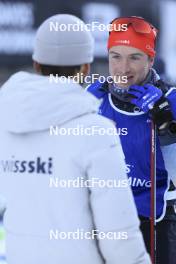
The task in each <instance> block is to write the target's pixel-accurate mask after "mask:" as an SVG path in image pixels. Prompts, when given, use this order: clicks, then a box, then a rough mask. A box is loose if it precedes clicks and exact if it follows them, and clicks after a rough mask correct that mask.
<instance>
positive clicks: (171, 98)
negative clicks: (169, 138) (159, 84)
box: [165, 87, 176, 120]
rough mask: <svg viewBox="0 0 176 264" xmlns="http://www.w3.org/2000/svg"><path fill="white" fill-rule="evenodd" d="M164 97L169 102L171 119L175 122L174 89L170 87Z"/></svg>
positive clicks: (175, 102) (175, 94)
mask: <svg viewBox="0 0 176 264" xmlns="http://www.w3.org/2000/svg"><path fill="white" fill-rule="evenodd" d="M165 97H166V98H167V100H168V102H169V105H170V107H171V111H172V114H173V117H174V119H175V120H176V87H171V88H170V89H169V90H168V92H167V93H166V94H165Z"/></svg>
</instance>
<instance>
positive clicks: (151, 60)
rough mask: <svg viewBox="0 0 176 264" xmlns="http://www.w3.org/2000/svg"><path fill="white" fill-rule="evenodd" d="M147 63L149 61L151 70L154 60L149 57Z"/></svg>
mask: <svg viewBox="0 0 176 264" xmlns="http://www.w3.org/2000/svg"><path fill="white" fill-rule="evenodd" d="M149 61H150V68H152V67H153V64H154V61H155V58H153V57H149Z"/></svg>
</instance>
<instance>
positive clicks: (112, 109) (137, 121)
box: [87, 81, 176, 221]
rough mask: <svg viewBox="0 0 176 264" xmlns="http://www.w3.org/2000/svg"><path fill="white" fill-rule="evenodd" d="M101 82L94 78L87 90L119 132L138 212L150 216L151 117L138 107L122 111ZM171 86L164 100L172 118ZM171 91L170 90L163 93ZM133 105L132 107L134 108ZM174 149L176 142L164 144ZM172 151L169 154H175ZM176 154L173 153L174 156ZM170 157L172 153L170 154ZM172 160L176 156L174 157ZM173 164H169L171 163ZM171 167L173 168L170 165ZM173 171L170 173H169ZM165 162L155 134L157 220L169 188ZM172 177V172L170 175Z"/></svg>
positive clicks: (175, 100)
mask: <svg viewBox="0 0 176 264" xmlns="http://www.w3.org/2000/svg"><path fill="white" fill-rule="evenodd" d="M102 85H103V84H102V83H100V82H99V81H97V82H96V83H94V84H92V85H90V86H89V87H88V88H87V91H89V92H90V93H92V94H93V95H95V96H96V97H97V98H98V99H101V101H102V102H101V105H100V108H99V114H101V115H103V116H105V117H107V118H110V119H111V120H113V121H114V122H115V123H116V127H117V129H118V133H119V135H120V139H121V144H122V148H123V151H124V154H125V159H126V166H127V170H126V172H127V174H128V177H129V183H130V185H131V187H132V191H133V194H134V199H135V202H136V206H137V210H138V214H139V215H140V216H144V217H150V193H151V180H150V177H151V176H150V174H151V166H150V165H151V118H150V116H149V114H148V113H147V114H146V113H144V112H142V111H135V110H134V111H133V112H129V111H124V110H122V109H120V108H118V107H117V105H116V104H114V102H113V96H112V94H111V93H109V92H108V91H105V90H103V89H102ZM171 89H172V96H169V98H168V101H169V103H170V105H171V109H172V112H173V116H174V119H176V89H175V90H174V89H173V88H171ZM167 94H168V95H169V94H171V91H170V92H168V93H167ZM134 109H135V108H134ZM170 148H172V151H173V149H174V151H175V154H176V144H172V145H170V146H169V150H168V148H167V147H164V148H163V149H166V150H167V151H166V152H167V154H166V156H167V163H168V153H170ZM175 154H173V155H175ZM175 157H176V156H175ZM172 159H173V157H172ZM175 161H176V158H175ZM174 166H175V171H176V162H175V165H174V164H172V166H171V167H174ZM172 171H174V168H172ZM172 174H173V173H172ZM171 176H173V175H169V176H168V170H167V168H166V165H165V161H164V157H163V150H162V148H161V146H160V141H159V137H158V136H157V137H156V218H157V220H158V221H159V220H161V219H162V218H163V216H164V214H165V208H166V202H165V200H166V192H167V190H168V188H169V184H170V177H171ZM174 176H175V177H176V175H174Z"/></svg>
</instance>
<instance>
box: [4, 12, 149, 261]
mask: <svg viewBox="0 0 176 264" xmlns="http://www.w3.org/2000/svg"><path fill="white" fill-rule="evenodd" d="M53 23H54V24H55V26H56V27H57V25H58V30H53V29H52V27H51V25H53ZM63 24H64V25H65V26H66V27H67V26H68V25H74V24H78V25H80V27H81V28H82V26H83V28H84V29H83V30H80V31H79V32H78V31H74V30H65V31H63V30H61V29H60V27H59V26H60V25H63ZM33 61H34V68H35V70H36V71H37V73H39V74H31V73H27V72H18V73H16V74H14V75H13V76H12V77H11V78H10V79H9V80H8V81H7V82H6V83H5V84H4V85H3V87H2V90H1V92H0V120H1V126H2V129H1V132H0V138H1V148H0V193H1V194H2V195H3V196H4V197H5V199H6V208H7V209H6V211H5V214H4V225H5V229H6V234H7V239H6V242H7V261H8V264H24V263H25V264H29V263H30V264H39V263H42V264H48V263H51V264H58V263H63V264H70V263H77V264H82V263H85V264H86V263H87V264H90V263H91V264H103V263H106V264H117V263H125V264H135V263H136V264H137V263H143V264H146V263H150V258H149V255H148V254H147V252H146V249H145V245H144V241H143V238H142V234H141V232H140V229H139V220H138V217H137V212H136V208H135V205H134V201H133V197H132V193H131V189H130V187H129V185H128V184H126V182H127V177H126V172H125V162H124V155H123V151H122V148H121V144H120V140H119V137H118V136H117V135H112V134H111V135H108V133H104V135H103V136H102V135H100V134H99V133H97V132H96V133H93V128H94V127H95V126H96V127H97V126H98V129H100V130H102V129H103V131H105V132H106V131H107V130H109V129H110V130H114V129H115V126H114V124H113V123H112V122H111V121H110V120H108V119H106V118H104V117H102V116H99V115H97V110H98V107H99V102H98V100H97V99H96V98H95V97H94V96H92V95H91V94H88V93H86V92H85V91H84V90H83V89H82V87H81V86H80V85H79V84H78V83H75V82H74V81H73V78H68V77H69V76H75V75H77V73H78V76H77V77H78V80H79V76H80V75H81V74H83V75H84V76H85V75H86V74H88V71H89V68H90V63H91V62H92V61H93V39H92V36H91V34H90V32H88V31H87V30H86V28H85V25H84V23H83V22H82V21H81V20H80V19H79V18H77V17H75V16H72V15H68V14H60V15H55V16H53V17H50V18H49V19H47V20H46V21H44V22H43V23H42V25H41V26H40V27H39V29H38V31H37V34H36V40H35V46H34V53H33ZM50 75H53V76H54V77H58V79H57V80H58V81H57V82H55V81H54V82H51V79H50ZM63 77H65V78H63ZM63 79H64V81H63ZM79 128H81V129H82V130H81V131H82V132H80V131H79V132H80V134H79V133H77V132H75V129H78V130H79ZM78 130H76V131H78ZM95 181H98V183H97V182H96V184H94V182H95ZM100 181H101V183H102V182H103V183H105V186H104V187H103V188H102V187H101V186H99V182H100ZM108 181H111V188H110V187H108V185H106V184H107V182H108ZM117 181H118V182H119V183H120V185H122V186H119V187H118V188H117V187H116V186H112V183H113V182H117ZM75 184H76V186H75ZM116 185H117V184H116ZM95 234H96V235H95ZM100 235H101V236H100Z"/></svg>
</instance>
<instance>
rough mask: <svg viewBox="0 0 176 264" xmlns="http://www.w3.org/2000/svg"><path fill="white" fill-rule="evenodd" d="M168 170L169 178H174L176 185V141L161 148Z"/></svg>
mask: <svg viewBox="0 0 176 264" xmlns="http://www.w3.org/2000/svg"><path fill="white" fill-rule="evenodd" d="M161 150H162V154H163V158H164V162H165V166H166V170H167V172H168V176H169V178H170V179H171V180H172V182H173V184H174V185H175V187H176V169H175V167H176V166H175V157H176V143H175V144H170V145H167V146H162V148H161Z"/></svg>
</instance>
